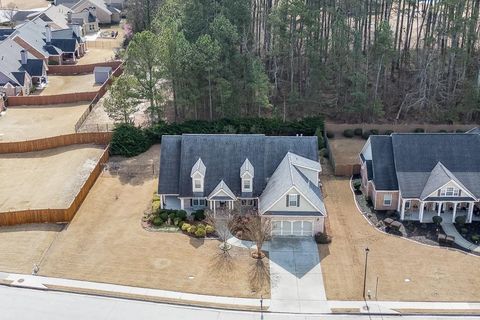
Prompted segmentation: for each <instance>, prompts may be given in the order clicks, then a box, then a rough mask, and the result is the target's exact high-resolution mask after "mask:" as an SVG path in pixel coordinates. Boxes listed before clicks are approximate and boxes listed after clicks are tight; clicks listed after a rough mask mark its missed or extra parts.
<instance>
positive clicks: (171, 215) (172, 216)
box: [168, 212, 176, 221]
mask: <svg viewBox="0 0 480 320" xmlns="http://www.w3.org/2000/svg"><path fill="white" fill-rule="evenodd" d="M168 218H169V219H170V220H172V221H173V220H174V219H175V218H176V212H170V213H169V214H168Z"/></svg>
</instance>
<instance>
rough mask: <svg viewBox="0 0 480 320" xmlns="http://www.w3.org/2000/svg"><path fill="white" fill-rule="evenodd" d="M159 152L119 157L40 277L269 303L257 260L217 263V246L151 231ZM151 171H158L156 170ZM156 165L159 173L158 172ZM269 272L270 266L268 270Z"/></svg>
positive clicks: (240, 252)
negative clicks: (147, 219) (147, 214)
mask: <svg viewBox="0 0 480 320" xmlns="http://www.w3.org/2000/svg"><path fill="white" fill-rule="evenodd" d="M159 149H160V148H159V145H155V146H154V147H152V148H151V149H150V150H149V151H148V152H147V153H145V154H143V155H140V156H138V157H135V158H131V159H122V158H115V157H114V158H113V159H111V162H110V163H109V167H114V168H115V170H112V173H108V172H104V173H103V174H102V175H101V176H100V177H99V179H98V180H97V182H96V184H95V185H94V187H93V188H92V190H91V191H90V193H89V195H88V196H87V198H86V200H85V202H84V203H83V205H82V206H81V208H80V210H79V211H78V212H77V214H76V216H75V218H74V219H73V221H72V222H71V223H70V225H68V227H67V228H66V229H65V230H64V231H62V232H61V234H60V235H59V237H58V239H57V240H56V241H55V242H54V243H53V245H52V247H51V248H50V250H49V251H48V254H47V255H46V257H45V259H44V261H43V263H42V264H41V265H40V272H39V274H40V275H45V276H52V277H64V278H69V279H82V280H90V281H98V282H108V283H115V284H122V285H130V286H138V287H148V288H157V289H164V290H175V291H182V292H192V293H199V294H209V295H222V296H237V297H259V296H260V294H263V296H264V297H268V295H269V286H268V287H267V288H266V289H265V290H264V291H262V292H254V291H252V289H251V288H250V285H249V284H250V277H251V276H252V274H254V271H255V268H256V266H255V260H254V259H252V258H251V257H250V252H249V250H245V249H239V248H233V249H232V250H231V252H230V253H231V255H232V257H233V259H231V260H229V261H225V260H223V259H219V258H218V257H219V255H218V253H219V252H220V250H219V248H218V245H219V242H218V241H216V240H199V239H195V238H190V237H188V236H186V235H183V234H179V233H163V232H149V231H146V230H144V229H143V228H142V226H141V218H142V216H143V212H144V210H146V209H147V208H148V206H149V205H150V202H151V199H152V194H153V192H154V191H155V190H156V188H157V183H158V179H157V174H158V165H156V164H158V163H159V153H160V151H159ZM152 164H153V165H154V166H153V169H152ZM155 165H156V166H155ZM267 267H268V265H267Z"/></svg>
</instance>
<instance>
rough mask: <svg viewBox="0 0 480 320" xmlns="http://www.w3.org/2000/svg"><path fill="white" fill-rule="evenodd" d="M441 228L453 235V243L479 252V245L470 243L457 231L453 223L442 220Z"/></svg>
mask: <svg viewBox="0 0 480 320" xmlns="http://www.w3.org/2000/svg"><path fill="white" fill-rule="evenodd" d="M441 225H442V229H443V231H444V232H445V233H446V234H447V235H448V236H452V237H455V244H457V245H459V246H460V247H462V248H464V249H467V250H470V251H473V252H475V253H480V246H478V245H476V244H473V243H471V242H470V241H468V240H467V239H465V238H464V237H462V235H461V234H460V233H459V232H458V231H457V229H456V228H455V226H454V225H453V223H448V222H442V224H441Z"/></svg>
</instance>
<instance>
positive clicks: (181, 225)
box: [177, 220, 185, 229]
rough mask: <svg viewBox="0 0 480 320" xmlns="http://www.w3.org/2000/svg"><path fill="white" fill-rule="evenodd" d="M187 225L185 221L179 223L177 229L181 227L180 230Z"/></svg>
mask: <svg viewBox="0 0 480 320" xmlns="http://www.w3.org/2000/svg"><path fill="white" fill-rule="evenodd" d="M184 224H185V221H182V220H180V221H178V224H177V227H179V228H180V229H182V227H183V225H184Z"/></svg>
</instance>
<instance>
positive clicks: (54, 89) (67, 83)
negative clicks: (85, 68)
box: [31, 73, 101, 96]
mask: <svg viewBox="0 0 480 320" xmlns="http://www.w3.org/2000/svg"><path fill="white" fill-rule="evenodd" d="M100 87H101V84H95V76H94V75H93V73H89V74H81V75H74V76H54V75H51V76H48V84H47V86H46V87H45V88H44V89H42V90H37V91H35V92H33V93H32V94H31V95H40V96H48V95H55V94H64V93H75V92H93V91H98V90H99V89H100Z"/></svg>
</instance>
